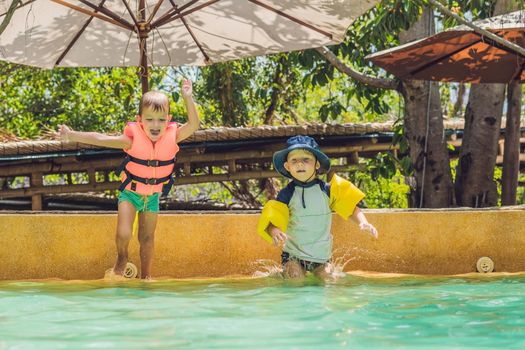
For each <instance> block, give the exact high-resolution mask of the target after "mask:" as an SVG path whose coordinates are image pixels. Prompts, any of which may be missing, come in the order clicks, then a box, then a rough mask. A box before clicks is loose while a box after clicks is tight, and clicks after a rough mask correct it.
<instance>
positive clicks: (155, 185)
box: [119, 122, 179, 195]
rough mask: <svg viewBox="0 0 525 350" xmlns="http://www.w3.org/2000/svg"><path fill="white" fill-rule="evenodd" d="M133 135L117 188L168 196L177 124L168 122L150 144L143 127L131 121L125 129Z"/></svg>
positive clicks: (171, 183) (175, 147)
mask: <svg viewBox="0 0 525 350" xmlns="http://www.w3.org/2000/svg"><path fill="white" fill-rule="evenodd" d="M124 133H125V134H126V135H130V137H131V138H132V143H131V148H129V149H127V150H124V152H126V153H127V154H128V155H127V156H126V158H125V159H124V162H123V163H122V164H121V165H120V167H119V170H120V171H121V172H123V173H122V184H121V186H120V190H121V191H122V190H124V189H126V190H130V191H134V192H137V193H139V194H143V195H152V194H154V193H157V192H162V194H163V195H167V194H168V192H169V190H170V188H171V186H172V185H173V182H174V179H173V167H174V163H175V155H176V154H177V152H178V151H179V146H178V145H177V123H169V124H168V127H167V128H166V131H165V133H164V135H162V137H161V138H160V139H159V140H158V141H156V142H155V143H153V142H152V141H151V140H150V139H149V137H148V136H147V135H146V133H145V131H144V129H143V128H142V126H141V125H140V124H139V123H137V122H130V123H128V125H127V126H126V129H125V130H124Z"/></svg>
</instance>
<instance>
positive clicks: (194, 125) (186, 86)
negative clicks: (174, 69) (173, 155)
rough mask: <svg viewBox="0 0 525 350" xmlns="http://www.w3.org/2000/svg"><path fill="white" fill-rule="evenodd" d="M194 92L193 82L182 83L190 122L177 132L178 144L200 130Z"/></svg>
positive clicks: (185, 80) (185, 81) (186, 80)
mask: <svg viewBox="0 0 525 350" xmlns="http://www.w3.org/2000/svg"><path fill="white" fill-rule="evenodd" d="M192 92H193V87H192V84H191V81H190V80H188V79H184V82H183V83H182V98H183V99H184V104H185V105H186V110H187V112H188V121H187V122H186V123H184V124H183V125H182V126H181V127H180V128H179V130H178V132H177V143H179V142H181V141H182V140H185V139H187V138H188V137H190V136H191V135H192V134H193V133H194V132H195V131H197V129H199V124H200V121H199V113H198V112H197V107H196V106H195V102H193V97H192Z"/></svg>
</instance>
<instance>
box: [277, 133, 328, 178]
mask: <svg viewBox="0 0 525 350" xmlns="http://www.w3.org/2000/svg"><path fill="white" fill-rule="evenodd" d="M286 144H287V145H288V147H287V148H285V149H283V150H281V151H277V152H275V153H274V154H273V166H274V168H275V170H277V171H278V172H279V174H281V175H283V176H285V177H287V178H290V179H292V174H290V173H289V172H288V170H286V169H285V168H284V163H285V162H286V161H287V159H288V153H290V152H291V151H293V150H296V149H304V150H306V151H308V152H311V153H312V154H313V155H314V156H315V158H316V159H317V161H318V162H319V164H320V167H319V169H318V172H319V173H320V174H323V173H326V172H328V170H330V158H328V156H327V155H326V154H324V153H323V152H321V150H320V149H319V145H318V144H317V142H315V140H314V139H313V138H311V137H310V136H303V135H297V136H292V137H290V138H289V139H288V140H286Z"/></svg>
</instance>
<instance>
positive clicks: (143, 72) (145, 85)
mask: <svg viewBox="0 0 525 350" xmlns="http://www.w3.org/2000/svg"><path fill="white" fill-rule="evenodd" d="M146 54H147V53H146V38H140V68H139V71H138V75H139V76H140V83H141V85H142V94H143V95H144V94H145V93H146V92H148V90H149V82H148V58H147V55H146Z"/></svg>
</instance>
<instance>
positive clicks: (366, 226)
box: [359, 222, 379, 239]
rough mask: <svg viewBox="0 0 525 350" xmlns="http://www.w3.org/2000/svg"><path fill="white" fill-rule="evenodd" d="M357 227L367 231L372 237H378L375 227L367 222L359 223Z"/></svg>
mask: <svg viewBox="0 0 525 350" xmlns="http://www.w3.org/2000/svg"><path fill="white" fill-rule="evenodd" d="M359 228H360V229H361V230H363V231H369V232H370V234H371V235H372V237H374V238H376V239H377V237H379V234H378V233H377V229H376V228H375V227H374V225H372V224H371V223H369V222H362V223H360V224H359Z"/></svg>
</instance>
